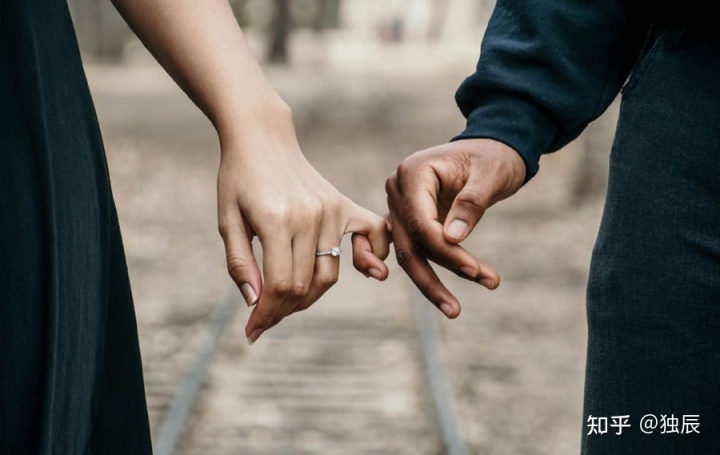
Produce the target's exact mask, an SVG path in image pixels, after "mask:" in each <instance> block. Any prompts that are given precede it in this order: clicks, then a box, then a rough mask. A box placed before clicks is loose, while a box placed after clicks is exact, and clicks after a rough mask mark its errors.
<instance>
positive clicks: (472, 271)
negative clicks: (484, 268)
mask: <svg viewBox="0 0 720 455" xmlns="http://www.w3.org/2000/svg"><path fill="white" fill-rule="evenodd" d="M460 271H461V272H462V273H464V274H465V275H467V276H469V277H470V278H477V274H478V271H477V269H474V268H472V267H470V266H467V265H465V266H463V267H460Z"/></svg>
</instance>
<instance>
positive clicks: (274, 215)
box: [262, 205, 291, 223]
mask: <svg viewBox="0 0 720 455" xmlns="http://www.w3.org/2000/svg"><path fill="white" fill-rule="evenodd" d="M290 215H291V212H290V210H289V209H288V208H287V207H286V206H284V205H275V206H272V207H265V208H264V210H263V213H262V218H265V219H267V220H268V221H270V222H273V223H285V222H286V221H288V220H289V219H290Z"/></svg>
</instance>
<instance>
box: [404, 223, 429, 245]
mask: <svg viewBox="0 0 720 455" xmlns="http://www.w3.org/2000/svg"><path fill="white" fill-rule="evenodd" d="M407 227H408V234H410V238H411V239H412V240H413V242H414V243H415V244H416V245H423V244H424V243H425V241H426V240H427V239H428V236H429V234H430V228H429V226H428V224H427V223H425V222H423V220H421V219H420V218H412V219H410V220H409V222H408V226H407Z"/></svg>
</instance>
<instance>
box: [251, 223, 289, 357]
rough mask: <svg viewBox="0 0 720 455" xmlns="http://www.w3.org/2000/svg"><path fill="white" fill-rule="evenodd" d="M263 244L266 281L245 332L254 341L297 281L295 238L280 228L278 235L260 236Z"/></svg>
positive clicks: (269, 322)
mask: <svg viewBox="0 0 720 455" xmlns="http://www.w3.org/2000/svg"><path fill="white" fill-rule="evenodd" d="M259 238H260V244H261V245H262V248H263V275H264V278H265V282H264V283H263V290H262V293H261V294H260V300H259V301H258V304H257V306H256V307H255V309H254V310H253V312H252V314H250V319H248V323H247V326H246V327H245V334H246V335H247V337H248V341H249V342H250V344H252V343H254V342H255V341H257V339H258V338H259V337H260V335H262V334H263V332H264V331H265V330H267V329H268V328H269V327H270V325H271V324H272V322H273V319H274V318H275V314H276V313H277V312H278V310H279V309H280V307H281V306H282V305H283V303H284V302H285V300H287V299H288V297H289V296H290V292H291V290H292V285H293V266H292V242H291V239H290V237H289V236H287V235H285V234H283V233H282V232H279V233H278V234H277V235H275V236H268V237H265V236H259Z"/></svg>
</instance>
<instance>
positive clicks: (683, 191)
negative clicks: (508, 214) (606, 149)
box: [582, 26, 720, 455]
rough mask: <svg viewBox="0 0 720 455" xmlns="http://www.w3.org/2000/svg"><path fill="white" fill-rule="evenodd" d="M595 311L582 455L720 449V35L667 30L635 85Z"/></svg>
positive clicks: (686, 454) (595, 285) (621, 134)
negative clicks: (622, 425)
mask: <svg viewBox="0 0 720 455" xmlns="http://www.w3.org/2000/svg"><path fill="white" fill-rule="evenodd" d="M587 318H588V330H589V333H588V353H587V354H588V355H587V371H586V382H585V409H584V421H583V441H582V453H583V454H586V455H598V454H602V455H610V454H612V455H623V454H632V455H642V454H653V455H657V454H682V455H691V454H702V455H707V454H718V453H720V37H711V36H708V35H705V34H704V33H702V32H700V31H698V30H693V29H692V28H691V27H679V26H672V27H656V28H655V30H654V31H653V32H652V33H651V36H650V39H649V40H648V43H647V46H646V49H645V51H644V52H643V55H642V56H641V58H640V60H639V61H638V63H637V65H636V68H635V70H634V72H633V75H632V76H631V78H630V81H629V82H628V83H627V84H626V86H625V88H624V89H623V99H622V104H621V113H620V120H619V123H618V129H617V133H616V137H615V142H614V144H613V149H612V154H611V159H610V177H609V187H608V194H607V200H606V204H605V211H604V214H603V219H602V223H601V227H600V232H599V235H598V239H597V243H596V245H595V249H594V252H593V259H592V266H591V272H590V279H589V283H588V294H587ZM646 415H653V416H655V417H656V418H657V426H656V428H654V429H652V428H651V427H652V426H653V421H654V419H653V418H652V417H647V418H646V419H645V421H644V422H643V423H644V424H645V425H646V426H645V427H644V428H643V429H644V430H645V432H651V433H652V434H646V433H645V432H643V429H641V427H640V424H641V419H642V418H643V417H644V416H646ZM620 416H629V417H628V418H627V419H624V418H622V417H621V418H618V417H620ZM663 416H664V417H663ZM689 416H690V417H689ZM692 416H698V417H692ZM613 417H616V418H615V419H613ZM602 418H605V419H606V420H605V422H603V421H602ZM675 419H677V420H675ZM683 419H685V422H683ZM694 422H699V426H695V425H694ZM613 423H614V424H615V425H613ZM619 423H620V424H622V423H627V424H629V425H630V427H620V426H619V425H618V424H619ZM663 423H664V426H663ZM603 424H606V426H605V430H606V431H607V433H604V434H602V433H601V432H602V430H603ZM676 424H677V425H676ZM684 424H685V425H684ZM693 429H694V430H697V431H699V432H700V433H699V434H698V433H695V432H694V431H693ZM593 430H594V431H593ZM675 430H677V431H678V433H675ZM618 431H621V434H617V433H618ZM589 433H590V434H589ZM663 433H664V434H663Z"/></svg>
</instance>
